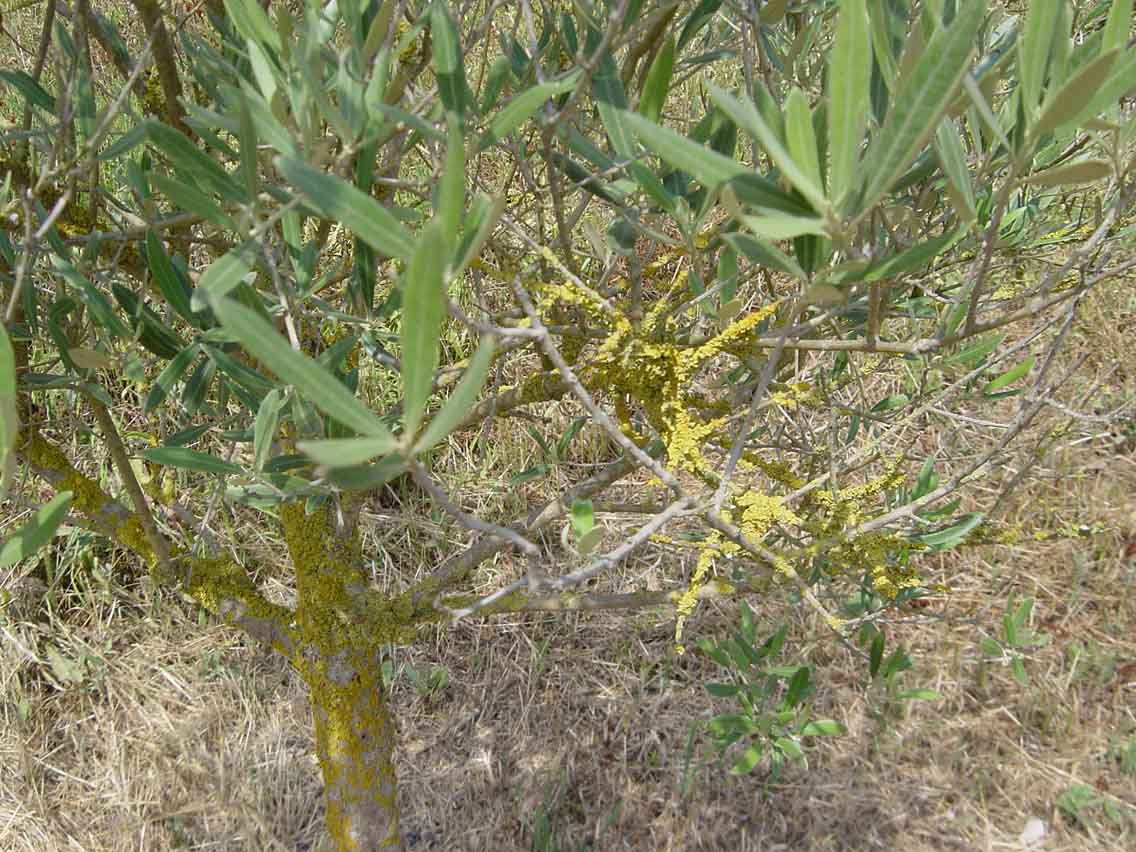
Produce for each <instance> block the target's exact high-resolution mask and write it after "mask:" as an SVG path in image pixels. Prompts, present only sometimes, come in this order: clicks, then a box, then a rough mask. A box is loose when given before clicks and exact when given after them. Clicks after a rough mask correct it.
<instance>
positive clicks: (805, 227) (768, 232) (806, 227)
mask: <svg viewBox="0 0 1136 852" xmlns="http://www.w3.org/2000/svg"><path fill="white" fill-rule="evenodd" d="M741 221H742V223H743V224H744V225H745V226H746V227H747V228H749V230H751V231H753V233H754V234H756V235H757V236H759V237H763V238H765V239H767V240H790V239H793V238H794V237H800V236H803V235H804V234H819V235H821V236H823V235H824V233H825V230H824V220H823V219H817V218H815V217H809V216H787V215H785V214H775V213H771V214H769V215H767V216H743V217H742V219H741Z"/></svg>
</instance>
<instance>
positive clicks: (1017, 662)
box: [1010, 654, 1029, 686]
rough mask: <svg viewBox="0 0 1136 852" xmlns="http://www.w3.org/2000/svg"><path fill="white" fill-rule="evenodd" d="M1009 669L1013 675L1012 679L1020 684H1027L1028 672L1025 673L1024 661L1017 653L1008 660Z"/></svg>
mask: <svg viewBox="0 0 1136 852" xmlns="http://www.w3.org/2000/svg"><path fill="white" fill-rule="evenodd" d="M1010 671H1011V672H1012V673H1013V675H1014V680H1016V681H1017V682H1018V683H1020V684H1021V685H1022V686H1029V674H1027V673H1026V666H1025V663H1024V662H1022V658H1021V657H1019V656H1018V655H1017V654H1015V655H1014V656H1013V658H1012V659H1011V660H1010Z"/></svg>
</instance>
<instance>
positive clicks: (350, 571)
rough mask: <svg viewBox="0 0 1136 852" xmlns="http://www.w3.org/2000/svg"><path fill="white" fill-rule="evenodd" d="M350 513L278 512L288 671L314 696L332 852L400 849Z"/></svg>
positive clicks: (349, 508) (389, 726)
mask: <svg viewBox="0 0 1136 852" xmlns="http://www.w3.org/2000/svg"><path fill="white" fill-rule="evenodd" d="M357 510H358V506H357V505H341V504H334V505H331V506H328V507H325V508H320V509H316V510H315V511H314V512H312V513H311V514H308V513H307V512H306V511H305V510H304V505H303V504H301V503H290V504H286V505H284V506H282V507H281V511H280V519H281V521H282V522H283V526H284V539H285V541H286V542H287V543H288V551H289V553H290V555H291V557H292V564H293V565H294V566H295V569H296V592H297V597H298V602H297V606H296V626H297V628H298V633H299V637H300V649H299V650H298V652H297V653H296V654H295V656H294V657H293V663H294V664H295V666H296V668H297V669H298V670H299V672H300V674H301V676H302V677H303V678H304V680H305V681H306V682H307V684H308V687H309V689H310V690H311V702H312V712H313V715H314V717H315V740H316V757H318V758H319V763H320V769H321V770H322V771H323V780H324V794H325V796H326V801H327V829H328V832H329V834H330V835H331V838H332V841H333V848H335V849H336V850H337V852H370V850H375V849H402V848H403V845H402V836H401V835H400V834H399V830H398V796H397V790H398V787H397V779H396V777H395V768H394V762H393V757H394V745H395V728H394V719H393V718H392V717H391V712H390V707H389V705H388V704H387V697H386V694H385V693H384V690H383V667H382V645H383V642H385V641H389V640H390V637H383V636H380V635H373V634H372V632H371V631H369V630H367V629H366V628H360V626H359V625H358V624H357V617H356V615H355V613H354V609H353V605H352V601H353V593H358V592H359V590H361V589H364V588H365V587H366V583H367V578H366V574H365V572H364V571H363V569H362V555H361V553H360V546H359V536H358V530H357V528H356V524H355V520H356V518H357V514H358V512H357Z"/></svg>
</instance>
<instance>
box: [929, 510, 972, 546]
mask: <svg viewBox="0 0 1136 852" xmlns="http://www.w3.org/2000/svg"><path fill="white" fill-rule="evenodd" d="M984 517H985V516H984V515H983V514H982V513H981V512H970V513H968V514H966V515H963V516H962V517H961V518H959V520H958V521H957V522H955V523H953V524H951V525H950V526H949V527H945V528H943V529H941V530H936V531H935V532H932V533H925V534H924V535H920V536H917V539H918V540H919V541H921V542H923V544H925V545H927V546H928V547H929V548H931V550H932V551H938V550H949V549H950V548H952V547H954V546H955V545H957V544H960V543H961V542H962V541H964V540H965V539H966V536H967V533H969V532H970V531H971V530H972V529H974V528H975V527H977V526H978V525H979V524H981V523H982V520H983V518H984Z"/></svg>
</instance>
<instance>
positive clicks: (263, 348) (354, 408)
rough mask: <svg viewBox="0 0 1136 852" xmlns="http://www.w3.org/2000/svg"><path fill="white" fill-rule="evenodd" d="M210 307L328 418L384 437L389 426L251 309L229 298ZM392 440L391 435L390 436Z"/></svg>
mask: <svg viewBox="0 0 1136 852" xmlns="http://www.w3.org/2000/svg"><path fill="white" fill-rule="evenodd" d="M210 307H212V308H213V312H214V313H215V314H216V315H217V318H218V319H219V320H220V321H221V324H222V325H224V327H225V328H226V330H228V331H229V332H230V333H231V334H232V335H233V336H234V337H235V338H237V340H239V341H240V342H241V345H242V346H244V348H245V349H246V350H247V351H248V352H249V353H250V354H251V355H252V356H253V357H255V358H257V359H258V360H259V361H260V362H261V364H262V365H263V366H264V367H266V368H268V369H269V370H272V371H273V372H274V373H276V375H277V376H279V377H280V378H281V379H283V380H284V381H286V382H288V383H289V384H292V385H294V386H295V387H296V389H297V390H298V391H300V393H302V394H303V395H304V396H306V397H307V398H308V399H310V400H311V401H312V402H314V403H315V404H316V405H318V406H319V407H320V408H322V409H323V411H324V412H325V413H326V414H327V415H328V416H329V417H331V418H332V419H334V420H337V421H339V422H340V423H342V424H343V425H344V426H347V427H349V428H351V429H354V430H355V431H356V432H359V433H360V434H363V435H371V436H373V437H382V438H386V437H388V436H389V435H390V430H389V429H387V427H386V426H384V425H383V423H382V422H381V421H380V420H379V418H378V417H376V416H375V414H374V413H373V412H372V411H371V410H370V409H368V408H367V407H366V406H365V405H363V403H361V402H360V401H359V400H358V399H356V398H355V397H354V396H353V395H352V393H351V391H349V390H348V389H347V388H346V387H344V386H343V384H341V383H340V382H339V380H338V379H336V378H335V376H334V375H332V374H331V373H330V372H328V371H327V370H326V369H324V368H323V367H321V366H320V365H319V364H317V363H316V362H315V361H313V360H312V359H311V358H308V357H306V356H304V355H302V354H300V353H299V352H297V351H296V350H294V349H293V348H292V347H291V346H289V345H288V343H287V342H286V341H285V340H284V338H282V337H281V336H280V335H279V334H278V333H277V331H276V329H275V328H273V327H272V325H271V324H269V323H268V322H266V321H265V320H264V319H262V318H261V317H260V316H259V315H258V314H257V313H256V312H255V311H253V310H252V309H250V308H246V307H245V306H244V305H241V304H239V303H238V302H235V301H233V300H232V299H224V298H222V299H214V300H212V301H211V302H210ZM391 440H393V438H391Z"/></svg>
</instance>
